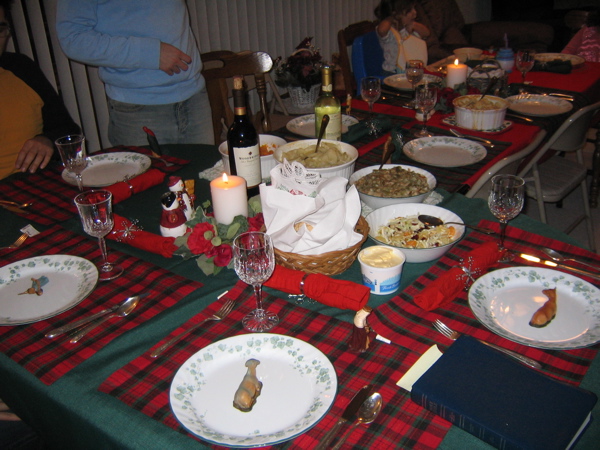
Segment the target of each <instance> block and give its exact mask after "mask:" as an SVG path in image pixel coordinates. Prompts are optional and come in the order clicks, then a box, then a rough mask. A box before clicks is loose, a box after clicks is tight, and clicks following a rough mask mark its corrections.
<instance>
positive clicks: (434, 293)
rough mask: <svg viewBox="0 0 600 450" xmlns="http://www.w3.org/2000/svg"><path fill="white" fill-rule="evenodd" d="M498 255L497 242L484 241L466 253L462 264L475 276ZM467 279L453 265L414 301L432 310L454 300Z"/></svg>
mask: <svg viewBox="0 0 600 450" xmlns="http://www.w3.org/2000/svg"><path fill="white" fill-rule="evenodd" d="M500 256H501V253H500V249H499V247H498V244H497V242H496V241H490V242H486V243H485V244H483V245H480V246H479V247H477V248H476V249H474V250H472V251H470V252H469V253H467V255H466V256H465V257H464V259H463V262H462V266H463V267H465V268H467V269H468V270H469V271H470V272H471V273H472V274H473V277H475V278H477V277H478V276H480V275H483V274H484V273H485V272H487V270H488V269H489V268H490V267H492V266H493V265H495V264H496V263H497V262H498V259H499V258H500ZM469 281H470V280H469V277H468V276H467V274H466V273H465V272H464V271H463V269H461V268H460V267H453V268H452V269H450V270H449V271H447V272H445V273H444V274H443V275H442V276H441V277H439V278H437V279H435V280H434V281H433V282H432V283H431V284H429V285H428V286H427V287H426V288H424V289H423V290H422V291H421V292H419V293H418V294H417V295H415V296H414V301H415V303H416V304H417V305H419V306H420V307H421V308H423V309H424V310H426V311H432V310H434V309H436V308H439V307H440V306H444V305H446V304H448V303H450V302H451V301H452V300H454V299H455V298H456V296H457V295H458V294H459V293H460V291H462V290H463V289H464V288H465V287H466V286H467V283H468V282H469Z"/></svg>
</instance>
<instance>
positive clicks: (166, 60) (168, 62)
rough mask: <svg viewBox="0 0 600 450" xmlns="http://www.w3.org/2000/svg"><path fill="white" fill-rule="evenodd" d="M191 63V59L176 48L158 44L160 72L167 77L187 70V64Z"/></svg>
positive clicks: (163, 43)
mask: <svg viewBox="0 0 600 450" xmlns="http://www.w3.org/2000/svg"><path fill="white" fill-rule="evenodd" d="M191 62H192V58H191V57H190V56H189V55H187V54H185V53H183V52H182V51H181V50H179V49H178V48H177V47H174V46H173V45H171V44H167V43H166V42H161V43H160V66H159V68H160V70H162V71H163V72H165V73H166V74H167V75H173V74H176V73H179V72H181V71H182V70H184V71H185V70H188V64H189V63H191Z"/></svg>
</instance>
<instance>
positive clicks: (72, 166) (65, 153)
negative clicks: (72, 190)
mask: <svg viewBox="0 0 600 450" xmlns="http://www.w3.org/2000/svg"><path fill="white" fill-rule="evenodd" d="M54 143H55V144H56V148H58V152H59V153H60V159H62V162H63V165H64V166H65V169H67V170H68V171H69V172H72V173H74V174H75V178H76V179H77V187H79V190H80V191H83V180H82V177H81V174H82V172H83V171H84V169H85V168H86V167H87V163H88V160H87V155H86V151H85V137H84V136H83V135H81V134H69V135H67V136H63V137H60V138H58V139H57V140H56V141H55V142H54Z"/></svg>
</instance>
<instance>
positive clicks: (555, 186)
mask: <svg viewBox="0 0 600 450" xmlns="http://www.w3.org/2000/svg"><path fill="white" fill-rule="evenodd" d="M539 171H540V181H541V185H542V195H543V197H544V202H548V203H556V202H558V201H560V200H562V199H563V198H565V197H566V196H567V195H568V194H569V193H570V192H571V191H572V190H573V189H575V188H576V187H577V186H579V185H580V184H581V182H582V181H583V180H585V178H586V176H587V168H586V167H585V166H582V165H580V164H578V163H577V162H575V161H571V160H569V159H567V158H562V157H560V156H554V157H552V158H550V159H549V160H547V161H545V162H544V163H543V164H541V165H540V166H539ZM530 176H532V172H529V173H528V174H527V175H526V178H529V177H530ZM525 187H526V190H527V196H528V197H531V198H534V199H537V196H536V194H535V185H534V184H533V182H530V183H527V184H526V185H525Z"/></svg>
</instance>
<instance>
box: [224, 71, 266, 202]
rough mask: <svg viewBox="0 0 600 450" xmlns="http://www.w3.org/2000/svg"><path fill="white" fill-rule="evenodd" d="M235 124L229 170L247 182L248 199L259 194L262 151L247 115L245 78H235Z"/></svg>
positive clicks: (230, 133) (229, 139)
mask: <svg viewBox="0 0 600 450" xmlns="http://www.w3.org/2000/svg"><path fill="white" fill-rule="evenodd" d="M232 93H233V106H234V118H233V123H232V124H231V126H230V127H229V130H228V131H227V148H228V151H229V169H230V172H231V175H238V176H240V177H242V178H244V179H245V180H246V189H247V190H248V197H249V198H250V197H254V196H255V195H258V194H259V189H258V185H259V184H260V183H261V181H262V176H261V172H260V149H259V143H258V134H257V133H256V128H254V125H252V122H251V121H250V118H249V117H248V115H247V114H246V89H244V78H243V77H241V76H236V77H234V78H233V91H232Z"/></svg>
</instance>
